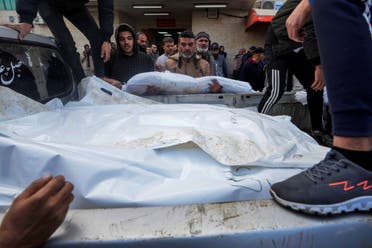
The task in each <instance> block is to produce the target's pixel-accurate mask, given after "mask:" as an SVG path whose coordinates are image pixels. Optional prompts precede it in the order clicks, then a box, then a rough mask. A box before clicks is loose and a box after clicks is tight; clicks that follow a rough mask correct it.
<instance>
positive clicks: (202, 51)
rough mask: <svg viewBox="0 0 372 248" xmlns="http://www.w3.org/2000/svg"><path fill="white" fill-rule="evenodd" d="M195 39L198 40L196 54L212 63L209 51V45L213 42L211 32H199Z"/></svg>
mask: <svg viewBox="0 0 372 248" xmlns="http://www.w3.org/2000/svg"><path fill="white" fill-rule="evenodd" d="M195 41H196V54H197V55H199V56H200V57H201V58H202V59H204V60H206V61H207V62H208V63H209V64H210V63H211V60H210V57H211V55H210V53H209V46H210V44H211V40H210V38H209V34H207V33H206V32H199V33H198V34H197V35H196V36H195Z"/></svg>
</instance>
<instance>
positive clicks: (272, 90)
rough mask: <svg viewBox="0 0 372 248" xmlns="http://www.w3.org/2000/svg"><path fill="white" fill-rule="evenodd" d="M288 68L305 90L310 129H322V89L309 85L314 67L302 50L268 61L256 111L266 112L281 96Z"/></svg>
mask: <svg viewBox="0 0 372 248" xmlns="http://www.w3.org/2000/svg"><path fill="white" fill-rule="evenodd" d="M288 70H290V71H291V72H292V73H293V74H294V75H295V76H296V77H297V78H298V80H299V81H300V83H301V84H302V85H303V87H304V88H305V90H306V93H307V105H308V107H309V111H310V118H311V126H312V129H313V130H322V126H323V125H322V113H323V91H315V90H313V89H311V87H310V86H311V84H312V83H313V82H314V70H315V69H314V67H313V66H312V65H311V64H310V63H309V62H308V61H307V59H306V56H305V53H304V51H303V50H301V51H299V52H298V53H295V52H291V53H289V54H286V55H284V56H279V57H276V58H273V59H272V60H271V61H270V63H269V64H268V67H267V71H266V78H267V81H268V87H267V89H266V92H265V94H264V96H263V97H262V99H261V101H260V103H259V105H258V112H260V113H263V114H268V113H269V111H270V109H271V108H272V106H273V105H274V104H275V103H277V102H278V101H279V99H280V98H281V97H282V95H283V93H284V91H285V89H286V81H287V76H288Z"/></svg>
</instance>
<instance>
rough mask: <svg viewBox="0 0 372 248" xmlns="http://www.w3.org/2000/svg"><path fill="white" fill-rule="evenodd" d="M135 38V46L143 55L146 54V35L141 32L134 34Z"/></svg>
mask: <svg viewBox="0 0 372 248" xmlns="http://www.w3.org/2000/svg"><path fill="white" fill-rule="evenodd" d="M136 38H137V44H138V48H139V50H140V51H141V52H143V53H146V49H147V36H146V34H145V33H143V32H138V33H137V34H136Z"/></svg>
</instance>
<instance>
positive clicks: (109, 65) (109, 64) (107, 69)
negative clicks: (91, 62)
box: [104, 55, 115, 78]
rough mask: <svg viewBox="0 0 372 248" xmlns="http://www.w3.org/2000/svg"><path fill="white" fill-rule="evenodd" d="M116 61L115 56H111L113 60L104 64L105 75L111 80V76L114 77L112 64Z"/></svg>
mask: <svg viewBox="0 0 372 248" xmlns="http://www.w3.org/2000/svg"><path fill="white" fill-rule="evenodd" d="M114 59H115V56H112V55H111V59H110V60H109V61H107V62H106V63H105V64H104V75H105V77H108V78H111V75H112V73H111V71H112V70H111V68H112V62H113V60H114Z"/></svg>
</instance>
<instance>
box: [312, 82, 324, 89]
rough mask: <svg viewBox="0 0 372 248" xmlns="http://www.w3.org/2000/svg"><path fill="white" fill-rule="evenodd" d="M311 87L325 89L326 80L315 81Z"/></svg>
mask: <svg viewBox="0 0 372 248" xmlns="http://www.w3.org/2000/svg"><path fill="white" fill-rule="evenodd" d="M311 88H312V89H313V90H317V91H318V90H323V88H324V82H322V81H315V82H314V83H313V84H312V85H311Z"/></svg>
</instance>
